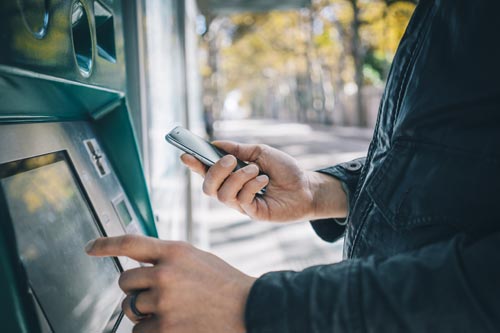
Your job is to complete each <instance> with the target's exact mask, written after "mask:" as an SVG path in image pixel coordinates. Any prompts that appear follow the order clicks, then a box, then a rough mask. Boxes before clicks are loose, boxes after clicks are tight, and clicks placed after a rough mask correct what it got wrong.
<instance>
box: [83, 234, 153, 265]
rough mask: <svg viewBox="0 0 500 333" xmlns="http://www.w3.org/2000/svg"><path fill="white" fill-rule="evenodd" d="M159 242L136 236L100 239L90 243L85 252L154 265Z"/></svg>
mask: <svg viewBox="0 0 500 333" xmlns="http://www.w3.org/2000/svg"><path fill="white" fill-rule="evenodd" d="M160 245H161V241H160V240H158V239H156V238H151V237H144V236H138V235H125V236H120V237H102V238H98V239H95V240H93V241H90V242H89V243H88V244H87V245H86V246H85V251H86V252H87V254H89V255H91V256H97V257H122V256H125V257H129V258H131V259H134V260H137V261H139V262H144V263H150V264H154V263H156V262H158V261H159V259H160Z"/></svg>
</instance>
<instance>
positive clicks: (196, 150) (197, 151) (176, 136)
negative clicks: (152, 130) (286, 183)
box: [165, 126, 265, 194]
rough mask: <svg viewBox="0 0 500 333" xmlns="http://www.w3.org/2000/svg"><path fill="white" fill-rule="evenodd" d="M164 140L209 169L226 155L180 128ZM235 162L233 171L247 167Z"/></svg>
mask: <svg viewBox="0 0 500 333" xmlns="http://www.w3.org/2000/svg"><path fill="white" fill-rule="evenodd" d="M165 139H166V140H167V142H169V143H170V144H172V145H173V146H175V147H177V148H179V149H180V150H182V151H183V152H185V153H188V154H189V155H191V156H193V157H195V158H196V159H198V160H199V161H200V162H201V163H203V164H205V165H206V166H208V167H211V166H212V165H214V164H215V163H217V161H219V160H220V159H221V158H222V157H224V156H225V155H228V153H226V152H225V151H223V150H222V149H219V148H217V147H216V146H214V145H213V144H211V143H210V142H208V141H206V140H204V139H203V138H201V137H199V136H197V135H195V134H193V133H192V132H191V131H189V130H187V129H185V128H183V127H181V126H177V127H175V128H174V129H172V130H171V131H170V132H169V133H168V134H167V135H166V136H165ZM236 161H237V164H236V167H235V168H234V170H233V171H236V170H239V169H241V168H244V167H246V166H247V165H248V163H245V162H243V161H241V160H239V159H236ZM264 193H265V189H263V190H262V191H261V193H260V194H264Z"/></svg>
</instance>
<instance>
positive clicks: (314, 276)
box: [246, 233, 500, 333]
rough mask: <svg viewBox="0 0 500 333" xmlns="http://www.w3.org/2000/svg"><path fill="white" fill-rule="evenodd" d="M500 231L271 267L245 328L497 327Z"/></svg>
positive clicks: (255, 331)
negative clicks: (298, 267)
mask: <svg viewBox="0 0 500 333" xmlns="http://www.w3.org/2000/svg"><path fill="white" fill-rule="evenodd" d="M498 253H500V233H495V234H492V235H490V236H488V237H486V238H483V239H481V240H476V241H471V240H469V239H467V238H466V237H465V236H463V235H462V236H457V237H456V238H454V239H452V240H450V241H447V242H442V243H436V244H434V245H430V246H427V247H425V248H422V249H420V250H418V251H415V252H409V253H405V254H400V255H396V256H394V257H390V258H386V259H377V258H375V257H368V258H365V259H353V260H347V261H344V262H341V263H339V264H334V265H328V266H317V267H312V268H309V269H306V270H304V271H302V272H275V273H268V274H266V275H264V276H262V277H261V278H260V279H258V280H257V281H256V283H255V284H254V286H253V287H252V290H251V292H250V295H249V298H248V301H247V308H246V324H247V332H248V333H267V332H269V333H270V332H280V333H292V332H297V333H299V332H301V333H302V332H309V333H319V332H498V331H499V329H500V283H499V282H498V281H499V280H500V265H499V264H498V259H497V257H496V256H497V255H498Z"/></svg>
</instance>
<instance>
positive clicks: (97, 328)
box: [0, 153, 122, 333]
mask: <svg viewBox="0 0 500 333" xmlns="http://www.w3.org/2000/svg"><path fill="white" fill-rule="evenodd" d="M61 156H63V157H62V158H61ZM6 173H7V174H10V175H8V176H7V177H6ZM0 175H1V176H2V177H5V178H3V179H2V180H1V182H0V184H1V185H2V188H3V190H4V193H5V197H6V201H7V205H8V209H9V212H10V216H11V218H12V221H13V223H14V228H15V232H16V238H17V243H18V248H19V253H20V255H21V260H22V262H23V264H24V266H25V268H26V271H27V273H28V278H29V280H30V284H31V286H32V288H33V290H34V293H35V295H36V296H37V298H38V300H39V302H40V304H41V306H42V309H43V311H44V313H45V314H46V316H47V318H48V321H49V322H50V324H51V326H52V328H53V329H54V331H55V332H56V333H58V332H61V333H67V332H102V331H103V329H104V328H105V326H106V325H107V324H108V322H109V320H110V318H111V316H112V314H113V312H114V311H115V309H116V308H117V306H118V303H119V302H120V300H121V298H122V293H121V291H120V290H119V288H118V284H117V280H118V277H119V271H118V269H117V266H116V265H115V263H114V261H113V259H110V258H92V257H89V256H87V255H86V253H85V252H84V246H85V244H86V243H87V242H88V241H89V240H91V239H94V238H96V237H99V236H100V232H99V229H98V228H97V225H96V221H95V220H94V217H93V215H92V212H91V211H90V208H89V206H88V205H87V203H86V201H85V199H84V197H83V195H82V192H81V191H80V189H79V188H78V185H77V183H76V182H75V179H74V178H73V175H72V173H71V169H70V167H69V165H68V164H67V163H66V161H65V160H64V155H63V154H62V153H58V154H50V155H45V156H42V157H37V158H32V159H29V160H25V161H22V162H15V163H9V164H6V165H3V166H0Z"/></svg>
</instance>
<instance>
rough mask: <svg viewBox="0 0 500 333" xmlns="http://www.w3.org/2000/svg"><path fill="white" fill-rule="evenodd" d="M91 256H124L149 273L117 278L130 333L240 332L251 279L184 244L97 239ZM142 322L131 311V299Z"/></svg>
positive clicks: (132, 238)
mask: <svg viewBox="0 0 500 333" xmlns="http://www.w3.org/2000/svg"><path fill="white" fill-rule="evenodd" d="M85 249H86V251H87V253H88V254H89V255H91V256H99V257H103V256H106V257H107V256H112V257H117V256H126V257H129V258H132V259H134V260H137V261H139V262H143V263H149V264H152V265H153V266H151V267H141V268H135V269H131V270H129V271H126V272H124V273H122V275H121V277H120V280H119V285H120V288H121V289H122V290H123V291H124V292H125V294H127V297H126V298H125V299H124V301H123V303H122V307H123V311H124V313H125V315H126V316H127V317H128V318H130V319H131V320H132V321H133V322H134V323H136V325H135V327H134V330H133V332H134V333H146V332H147V333H161V332H168V333H177V332H179V333H180V332H182V333H191V332H192V333H198V332H204V333H220V332H231V333H233V332H234V333H237V332H245V324H244V312H245V304H246V300H247V297H248V294H249V292H250V288H251V287H252V285H253V283H254V281H255V279H254V278H252V277H250V276H247V275H245V274H243V273H241V272H240V271H238V270H236V269H235V268H233V267H231V266H229V265H228V264H227V263H225V262H224V261H222V260H221V259H219V258H217V257H216V256H214V255H212V254H210V253H207V252H203V251H201V250H198V249H196V248H194V247H192V246H191V245H189V244H187V243H182V242H170V241H161V240H158V239H155V238H147V237H142V236H135V235H127V236H122V237H110V238H99V239H97V240H95V242H93V243H92V242H90V243H89V244H88V245H87V246H86V248H85ZM134 293H138V294H137V297H136V300H135V304H136V308H137V310H138V311H140V312H141V313H144V314H146V315H147V316H145V317H143V318H138V317H137V316H136V315H134V313H133V311H132V310H131V308H130V302H131V296H132V295H133V294H134Z"/></svg>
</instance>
